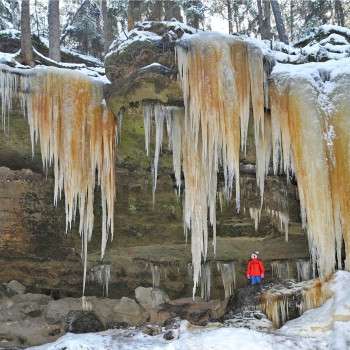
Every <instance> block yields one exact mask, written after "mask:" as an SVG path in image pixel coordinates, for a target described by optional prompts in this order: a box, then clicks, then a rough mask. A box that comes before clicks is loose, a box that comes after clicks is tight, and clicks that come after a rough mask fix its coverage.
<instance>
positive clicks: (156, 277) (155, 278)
mask: <svg viewBox="0 0 350 350" xmlns="http://www.w3.org/2000/svg"><path fill="white" fill-rule="evenodd" d="M151 272H152V286H153V288H159V286H160V268H159V266H158V265H154V264H153V263H151Z"/></svg>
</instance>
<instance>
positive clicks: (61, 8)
mask: <svg viewBox="0 0 350 350" xmlns="http://www.w3.org/2000/svg"><path fill="white" fill-rule="evenodd" d="M21 7H22V9H21ZM24 12H25V13H26V15H23V16H22V17H21V13H22V14H23V13H24ZM29 19H30V20H29ZM173 19H176V20H178V21H181V22H185V23H187V24H189V25H191V26H192V27H195V28H198V29H204V30H212V29H213V27H215V25H214V21H220V22H221V24H223V23H224V24H225V27H226V28H227V32H228V33H230V34H235V33H239V34H245V35H249V36H254V37H258V38H261V39H267V40H280V41H283V42H285V43H289V42H293V41H296V40H298V39H300V38H301V37H302V36H303V35H305V34H308V33H309V32H310V31H312V29H313V28H314V27H317V26H319V25H322V24H335V25H340V26H348V25H349V22H350V0H203V1H201V0H176V1H167V0H144V1H132V0H130V1H127V0H60V1H59V0H24V1H19V0H0V30H5V29H16V30H22V33H23V31H30V32H31V34H34V35H37V36H40V37H43V38H48V39H50V43H51V46H52V48H53V49H52V50H51V54H50V57H51V58H53V59H55V60H57V61H59V60H60V57H59V50H58V49H57V47H59V46H65V47H68V48H71V49H74V50H76V51H78V52H81V53H84V54H89V55H92V56H94V57H98V58H102V57H103V56H104V54H105V53H106V52H107V51H108V47H109V46H110V44H111V43H112V41H113V40H114V39H115V38H117V37H120V36H122V37H123V38H125V37H126V36H127V32H128V30H131V29H132V28H133V27H134V24H135V23H136V22H138V21H141V20H173ZM21 21H22V25H21ZM21 28H22V29H21ZM50 28H51V29H50ZM214 29H215V28H214ZM54 47H56V49H54Z"/></svg>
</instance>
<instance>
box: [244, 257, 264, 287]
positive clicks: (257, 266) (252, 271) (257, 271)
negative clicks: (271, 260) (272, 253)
mask: <svg viewBox="0 0 350 350" xmlns="http://www.w3.org/2000/svg"><path fill="white" fill-rule="evenodd" d="M258 254H259V252H254V253H252V255H251V259H250V260H249V261H248V266H247V273H246V275H247V278H248V280H250V283H251V284H252V285H254V284H260V283H261V280H262V279H263V278H264V276H265V267H264V264H263V262H262V261H261V260H260V259H259V258H258Z"/></svg>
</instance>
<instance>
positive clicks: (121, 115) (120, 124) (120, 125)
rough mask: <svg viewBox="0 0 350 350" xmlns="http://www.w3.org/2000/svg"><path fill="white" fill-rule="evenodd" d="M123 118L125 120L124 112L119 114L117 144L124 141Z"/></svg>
mask: <svg viewBox="0 0 350 350" xmlns="http://www.w3.org/2000/svg"><path fill="white" fill-rule="evenodd" d="M123 118H124V112H122V111H119V112H118V114H117V131H116V134H115V135H116V138H117V144H120V142H121V140H122V125H123Z"/></svg>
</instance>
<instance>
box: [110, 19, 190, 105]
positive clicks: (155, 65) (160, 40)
mask: <svg viewBox="0 0 350 350" xmlns="http://www.w3.org/2000/svg"><path fill="white" fill-rule="evenodd" d="M196 32H197V30H196V29H194V28H191V27H189V26H187V25H185V24H183V23H180V22H176V21H165V22H149V21H147V22H141V23H138V24H137V25H136V27H135V29H133V30H132V31H130V32H129V33H127V34H126V35H125V36H123V37H120V38H118V39H116V40H115V41H114V42H113V43H112V45H111V48H110V52H109V53H108V54H107V55H106V58H105V68H106V75H107V77H108V79H109V80H110V81H111V82H112V83H113V86H111V87H110V88H109V89H108V91H107V95H109V100H110V103H111V105H112V108H113V110H114V111H118V110H119V108H120V106H123V105H128V104H129V103H132V102H139V101H143V100H158V101H161V102H162V103H167V104H178V103H179V101H180V102H181V101H182V93H181V91H180V87H179V84H178V83H177V81H176V74H177V68H176V62H175V43H176V41H177V40H178V39H180V38H182V37H183V36H184V35H189V34H194V33H196Z"/></svg>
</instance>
